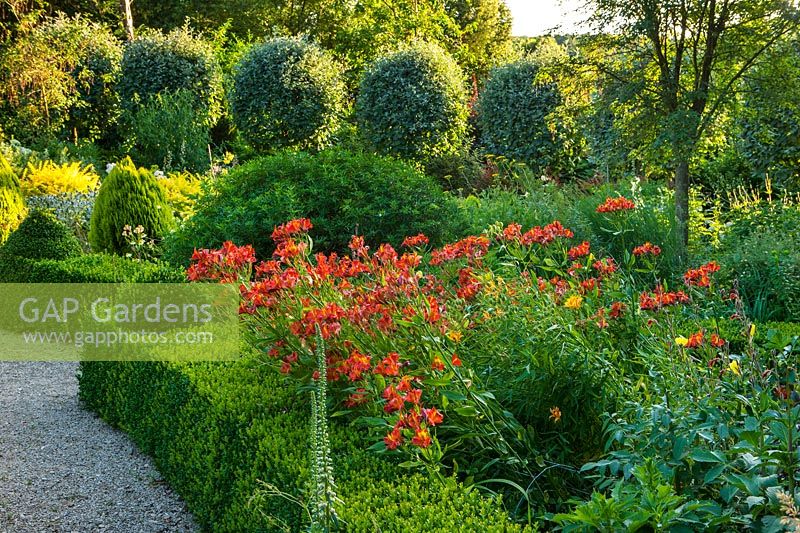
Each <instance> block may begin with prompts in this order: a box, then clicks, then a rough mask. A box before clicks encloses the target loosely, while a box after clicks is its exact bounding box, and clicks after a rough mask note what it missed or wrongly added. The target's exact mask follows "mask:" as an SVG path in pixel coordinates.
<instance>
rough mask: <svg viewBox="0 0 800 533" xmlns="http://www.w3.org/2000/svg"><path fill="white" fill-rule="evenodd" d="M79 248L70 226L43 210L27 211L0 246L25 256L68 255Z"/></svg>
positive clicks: (9, 252)
mask: <svg viewBox="0 0 800 533" xmlns="http://www.w3.org/2000/svg"><path fill="white" fill-rule="evenodd" d="M81 252H82V250H81V245H80V243H79V242H78V239H77V238H75V235H73V234H72V232H71V231H70V229H69V228H68V227H67V226H65V225H64V223H63V222H61V221H59V220H58V219H57V218H56V217H55V215H54V214H52V213H50V212H48V211H43V210H35V211H33V212H31V213H30V214H29V215H28V216H27V218H25V220H24V221H23V222H22V224H20V225H19V227H18V228H17V229H16V230H15V231H14V232H13V233H12V234H11V235H10V236H9V237H8V240H7V241H6V243H5V244H4V245H3V247H2V248H0V253H3V254H8V255H14V256H18V257H25V258H28V259H56V260H58V259H68V258H70V257H75V256H78V255H80V254H81Z"/></svg>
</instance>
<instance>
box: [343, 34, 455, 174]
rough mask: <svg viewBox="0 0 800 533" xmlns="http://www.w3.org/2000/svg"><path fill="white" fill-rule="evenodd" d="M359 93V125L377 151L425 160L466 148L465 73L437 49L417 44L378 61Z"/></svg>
mask: <svg viewBox="0 0 800 533" xmlns="http://www.w3.org/2000/svg"><path fill="white" fill-rule="evenodd" d="M359 91H360V92H359V96H358V100H357V103H356V115H357V118H358V123H359V127H360V129H361V132H362V135H363V136H364V138H365V140H366V141H367V142H368V143H369V144H371V145H372V146H373V148H375V149H376V150H377V151H378V152H380V153H382V154H384V155H395V156H399V157H402V158H404V159H410V160H415V161H426V160H427V159H429V158H430V157H433V156H438V155H442V154H447V153H454V152H457V151H458V150H459V149H460V148H461V147H462V146H463V145H464V142H465V138H466V132H467V117H468V107H467V92H466V89H465V83H464V75H463V73H462V72H461V70H460V69H459V67H458V65H457V64H456V62H455V61H454V60H453V59H452V58H451V57H450V56H449V55H448V54H447V53H446V52H445V51H444V50H442V49H441V48H439V47H438V46H435V45H430V44H425V45H417V46H416V47H415V48H410V49H407V50H403V51H401V52H397V53H395V54H392V55H390V56H387V57H384V58H382V59H379V60H378V61H376V62H375V63H373V64H372V66H370V67H369V68H368V69H367V71H366V73H365V74H364V76H363V78H362V80H361V84H360V89H359Z"/></svg>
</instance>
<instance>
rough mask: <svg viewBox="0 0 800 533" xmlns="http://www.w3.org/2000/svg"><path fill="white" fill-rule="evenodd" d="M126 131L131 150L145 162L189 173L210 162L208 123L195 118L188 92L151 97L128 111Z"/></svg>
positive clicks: (202, 170) (180, 91)
mask: <svg viewBox="0 0 800 533" xmlns="http://www.w3.org/2000/svg"><path fill="white" fill-rule="evenodd" d="M129 130H130V134H131V138H130V139H129V143H130V153H131V155H132V156H133V157H134V158H135V159H136V161H139V162H140V163H142V164H144V165H147V166H157V167H160V168H163V169H165V170H189V171H191V172H205V171H206V170H208V168H209V166H210V165H211V162H210V160H209V151H208V145H209V143H210V142H211V139H210V136H209V130H208V126H207V125H205V124H204V123H203V121H202V119H198V117H197V114H196V113H195V110H194V96H192V94H191V93H190V92H189V91H186V90H183V89H181V90H179V91H177V92H175V93H172V94H169V93H164V94H157V95H155V96H154V97H153V98H150V99H149V100H148V101H147V102H146V103H145V104H144V105H142V106H141V107H140V108H139V109H137V110H136V111H134V112H133V113H132V114H131V116H130V119H129Z"/></svg>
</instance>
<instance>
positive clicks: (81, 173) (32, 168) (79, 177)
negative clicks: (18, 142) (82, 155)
mask: <svg viewBox="0 0 800 533" xmlns="http://www.w3.org/2000/svg"><path fill="white" fill-rule="evenodd" d="M98 183H99V178H98V176H97V174H95V172H94V169H93V168H92V166H91V165H82V164H81V163H80V162H77V161H73V162H71V163H64V164H63V165H59V164H56V163H54V162H53V161H41V162H39V163H33V162H31V163H28V166H27V167H26V168H25V172H23V174H22V180H21V181H20V186H21V188H22V193H23V195H25V196H26V197H30V196H44V195H51V194H74V193H88V192H91V191H93V190H95V189H96V188H97V184H98Z"/></svg>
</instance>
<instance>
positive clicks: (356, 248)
mask: <svg viewBox="0 0 800 533" xmlns="http://www.w3.org/2000/svg"><path fill="white" fill-rule="evenodd" d="M348 247H349V248H350V249H351V250H352V251H353V253H354V254H356V256H358V257H366V256H367V251H368V250H369V246H367V245H366V244H364V237H362V236H360V235H353V238H352V239H350V244H349V245H348Z"/></svg>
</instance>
